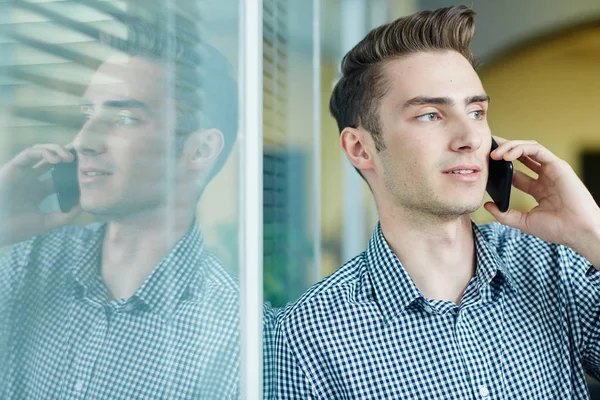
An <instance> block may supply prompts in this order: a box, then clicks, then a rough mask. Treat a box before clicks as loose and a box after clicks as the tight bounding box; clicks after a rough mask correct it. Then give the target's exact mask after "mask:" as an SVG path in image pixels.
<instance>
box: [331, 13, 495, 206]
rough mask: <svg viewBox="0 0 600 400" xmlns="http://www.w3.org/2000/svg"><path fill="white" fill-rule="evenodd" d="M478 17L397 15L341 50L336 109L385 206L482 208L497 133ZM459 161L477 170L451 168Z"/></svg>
mask: <svg viewBox="0 0 600 400" xmlns="http://www.w3.org/2000/svg"><path fill="white" fill-rule="evenodd" d="M474 15H475V13H474V11H472V10H470V9H468V8H466V7H464V6H457V7H451V8H444V9H439V10H435V11H423V12H419V13H417V14H414V15H411V16H408V17H404V18H400V19H398V20H396V21H394V22H392V23H389V24H387V25H383V26H380V27H378V28H376V29H374V30H372V31H371V32H369V34H368V35H367V36H366V37H365V38H364V39H363V40H362V41H361V42H360V43H359V44H358V45H357V46H355V47H354V48H353V49H352V50H350V52H348V54H346V56H345V57H344V59H343V61H342V74H343V75H342V77H341V79H340V80H339V81H338V83H337V84H336V86H335V88H334V91H333V94H332V97H331V102H330V110H331V113H332V114H333V116H334V117H335V119H336V120H337V123H338V127H339V129H340V142H341V145H342V147H343V149H344V151H345V153H346V155H347V156H348V158H349V160H350V162H351V163H352V164H353V165H354V167H355V168H356V169H357V170H358V171H359V172H360V173H361V175H362V176H363V177H364V178H365V180H366V181H367V183H368V184H369V185H370V186H371V189H372V190H373V193H374V195H375V198H376V200H377V202H378V204H380V205H381V204H384V203H385V204H393V206H394V207H400V208H402V209H406V210H414V211H421V212H425V213H427V214H436V215H441V216H451V215H460V214H465V213H469V212H472V211H474V210H475V209H477V208H478V207H479V206H480V205H481V200H482V199H483V192H484V190H485V183H486V182H485V181H486V178H487V161H486V160H487V155H488V153H489V149H490V143H491V133H490V130H489V127H488V125H487V120H486V118H485V114H486V111H487V107H488V97H487V95H486V94H485V92H484V90H483V87H482V85H481V81H480V80H479V78H478V76H477V74H476V72H475V70H474V59H473V56H472V54H471V51H470V44H471V39H472V36H473V31H474ZM457 167H458V168H460V169H477V170H479V172H477V173H472V174H461V175H459V174H458V173H449V171H450V170H453V169H456V168H457ZM461 172H465V171H461Z"/></svg>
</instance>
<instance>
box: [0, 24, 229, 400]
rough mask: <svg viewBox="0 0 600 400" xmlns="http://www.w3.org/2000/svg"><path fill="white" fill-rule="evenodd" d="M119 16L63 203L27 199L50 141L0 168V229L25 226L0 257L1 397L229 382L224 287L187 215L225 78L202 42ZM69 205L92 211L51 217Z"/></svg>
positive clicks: (223, 110)
mask: <svg viewBox="0 0 600 400" xmlns="http://www.w3.org/2000/svg"><path fill="white" fill-rule="evenodd" d="M127 21H128V26H127V28H128V34H129V37H130V38H132V39H131V40H130V41H129V42H123V41H121V40H118V39H115V38H112V39H110V40H108V39H107V38H104V39H107V40H106V43H108V44H109V45H110V46H112V47H114V48H116V49H118V50H119V52H116V53H119V54H118V55H115V56H114V57H111V58H110V59H109V60H108V61H106V62H105V63H103V64H102V65H101V66H100V67H99V68H98V70H97V71H96V73H95V74H94V76H93V78H92V80H91V82H90V85H89V87H88V88H87V90H86V92H85V94H84V95H83V100H82V105H81V112H82V115H83V116H84V117H85V120H86V121H85V123H84V125H83V128H82V129H81V131H80V132H79V134H78V135H77V136H76V137H75V139H74V141H73V143H72V147H73V148H74V149H75V150H76V152H77V155H78V161H79V167H78V168H79V172H78V173H79V183H80V187H81V198H80V206H79V209H78V210H75V211H72V212H70V213H69V214H64V215H62V214H54V215H42V214H41V213H40V212H39V211H38V208H37V206H38V203H39V201H40V200H41V199H42V198H43V197H45V196H47V195H48V194H50V193H52V191H53V188H52V187H51V186H52V185H51V183H49V182H46V184H42V183H40V182H39V181H38V180H37V178H38V177H39V176H40V175H41V174H42V173H43V172H44V171H45V170H47V168H48V167H49V166H50V165H53V164H57V163H61V162H66V163H68V162H72V161H73V156H72V155H71V154H70V153H69V152H68V151H67V148H66V147H65V146H61V145H57V144H47V145H38V146H34V147H32V148H29V149H26V150H24V151H23V152H22V153H20V154H19V155H17V156H16V157H15V158H14V159H13V160H12V161H10V162H9V163H8V164H6V165H5V166H4V167H2V169H0V192H1V193H2V196H3V198H2V199H1V200H2V201H1V203H2V207H0V212H1V213H2V215H1V217H0V220H2V221H3V226H2V228H1V229H2V230H1V231H0V242H1V243H2V244H3V245H5V244H7V243H15V242H16V241H18V240H25V241H24V242H21V243H18V244H16V245H15V246H13V247H12V248H11V249H10V251H9V252H8V253H5V254H2V255H1V258H0V326H1V328H0V340H1V341H0V346H1V347H0V354H1V355H0V365H1V367H0V384H1V386H0V392H1V395H0V397H2V398H3V399H44V400H46V399H80V398H81V399H84V398H86V399H88V398H89V399H92V398H93V399H134V398H139V399H166V398H173V399H191V398H194V399H197V398H205V399H214V398H232V397H234V396H237V394H236V393H237V391H238V374H239V350H238V335H239V326H238V325H239V316H238V293H239V292H238V287H237V284H236V283H235V282H234V281H233V280H232V279H231V278H230V277H229V275H228V274H227V273H226V271H225V269H224V268H223V266H222V265H221V264H220V262H219V261H218V260H217V259H216V258H215V257H214V256H212V255H211V254H210V253H208V252H207V251H206V250H205V247H204V240H203V236H202V234H201V233H200V230H199V227H198V224H197V222H196V220H195V211H196V205H197V202H198V198H199V196H200V194H201V193H202V190H203V189H204V187H205V186H206V184H207V183H208V181H209V180H210V179H211V178H212V177H213V176H214V175H215V174H216V173H217V172H218V171H219V169H220V168H221V167H222V165H223V164H224V162H225V159H226V158H227V156H228V154H229V152H230V151H231V147H232V145H233V142H234V140H235V135H236V130H237V126H236V121H237V101H236V99H237V97H236V83H235V82H234V81H233V79H232V78H231V76H230V75H229V72H228V70H229V68H228V63H227V61H226V60H225V59H224V57H223V56H222V55H220V54H219V53H218V52H217V51H216V50H214V49H212V48H210V47H209V46H207V45H197V46H196V45H192V44H190V43H189V42H187V43H186V42H185V41H183V40H181V36H177V35H178V32H174V33H173V34H171V33H166V32H167V31H166V30H165V29H164V27H163V26H162V25H160V24H148V23H147V22H144V21H142V20H135V19H134V18H128V19H127ZM186 39H188V40H189V37H188V38H186ZM165 43H170V45H169V46H163V45H164V44H165ZM173 49H174V50H175V51H171V50H173ZM199 66H201V67H199ZM217 127H218V128H219V129H217ZM169 148H172V150H171V151H169V150H168V149H169ZM40 161H41V163H40ZM81 210H83V211H85V212H87V213H90V214H92V215H94V216H96V217H97V218H98V219H101V220H104V221H106V222H107V223H104V224H99V225H94V226H90V227H85V228H84V227H79V226H66V227H62V228H60V227H59V226H61V225H65V224H68V223H70V221H72V219H73V217H74V216H75V215H76V214H77V213H79V212H80V211H81ZM52 228H55V229H53V230H51V231H50V232H48V233H46V232H47V231H49V230H50V229H52ZM34 235H35V236H34Z"/></svg>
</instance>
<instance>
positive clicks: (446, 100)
mask: <svg viewBox="0 0 600 400" xmlns="http://www.w3.org/2000/svg"><path fill="white" fill-rule="evenodd" d="M427 104H437V105H452V104H454V102H453V101H452V99H451V98H450V97H426V96H417V97H413V98H412V99H410V100H408V101H407V102H406V103H404V106H402V108H403V109H404V110H406V109H407V108H409V107H412V106H424V105H427Z"/></svg>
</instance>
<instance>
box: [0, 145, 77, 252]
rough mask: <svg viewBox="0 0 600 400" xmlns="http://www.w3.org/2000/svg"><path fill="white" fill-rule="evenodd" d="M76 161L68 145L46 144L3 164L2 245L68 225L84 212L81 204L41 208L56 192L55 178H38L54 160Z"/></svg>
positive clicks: (0, 187) (0, 185) (0, 201)
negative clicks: (51, 210) (68, 208)
mask: <svg viewBox="0 0 600 400" xmlns="http://www.w3.org/2000/svg"><path fill="white" fill-rule="evenodd" d="M72 161H74V157H73V155H72V154H71V153H70V152H69V151H68V150H67V148H66V147H65V146H61V145H57V144H43V145H36V146H33V147H30V148H28V149H25V150H23V151H22V152H21V153H19V154H18V155H17V156H16V157H15V158H13V159H12V160H11V161H9V162H8V163H7V164H5V165H4V166H2V168H0V221H2V223H1V224H0V246H4V245H8V244H12V243H16V242H18V241H22V240H25V239H28V238H30V237H32V236H35V235H39V234H42V233H45V232H48V231H50V230H52V229H54V228H57V227H59V226H63V225H67V224H68V223H70V222H71V221H72V220H73V219H74V218H75V217H76V216H77V215H79V214H80V213H81V211H82V210H81V207H80V206H79V205H78V206H77V207H75V208H74V209H73V210H71V211H70V212H69V213H54V214H44V213H42V212H41V211H40V210H39V208H38V206H39V203H40V202H41V201H42V200H43V199H44V198H46V197H47V196H49V195H51V194H52V193H54V185H53V182H52V179H48V180H45V181H40V180H39V179H38V178H39V177H40V176H41V175H42V174H44V173H45V172H47V171H48V170H49V169H50V168H51V167H52V165H53V164H58V163H60V162H72Z"/></svg>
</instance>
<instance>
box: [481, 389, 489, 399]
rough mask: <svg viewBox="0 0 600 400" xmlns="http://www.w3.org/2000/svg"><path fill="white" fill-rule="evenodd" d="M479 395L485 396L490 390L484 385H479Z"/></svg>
mask: <svg viewBox="0 0 600 400" xmlns="http://www.w3.org/2000/svg"><path fill="white" fill-rule="evenodd" d="M479 395H480V396H481V397H483V398H487V397H488V396H489V395H490V391H489V390H488V388H487V387H485V386H479Z"/></svg>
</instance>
